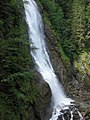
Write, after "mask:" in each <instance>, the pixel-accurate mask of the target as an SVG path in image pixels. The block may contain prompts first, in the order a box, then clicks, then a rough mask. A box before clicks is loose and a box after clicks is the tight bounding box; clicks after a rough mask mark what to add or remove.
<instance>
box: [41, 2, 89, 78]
mask: <svg viewBox="0 0 90 120" xmlns="http://www.w3.org/2000/svg"><path fill="white" fill-rule="evenodd" d="M39 5H40V6H41V9H42V11H43V15H44V21H45V23H46V24H48V23H49V24H48V26H49V27H50V29H52V31H53V33H55V36H57V41H58V43H57V46H56V47H58V48H59V53H60V55H61V58H62V60H64V62H65V63H66V66H68V65H70V64H72V67H73V69H75V70H76V71H79V72H80V76H82V75H83V74H84V72H83V73H82V72H81V70H80V68H82V66H81V63H83V59H82V57H81V56H84V58H85V61H84V62H85V63H84V64H86V66H87V69H88V70H89V69H90V67H89V64H90V62H89V61H88V60H87V58H88V59H89V52H90V2H89V1H87V0H79V1H78V0H73V1H72V0H63V1H62V0H49V1H48V0H39ZM47 21H49V22H47ZM86 55H87V57H86ZM66 61H67V62H66ZM69 63H70V64H69ZM88 70H86V68H85V71H86V74H87V75H88V72H87V71H88ZM82 71H83V70H82ZM80 78H81V77H80Z"/></svg>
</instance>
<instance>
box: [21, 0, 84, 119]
mask: <svg viewBox="0 0 90 120" xmlns="http://www.w3.org/2000/svg"><path fill="white" fill-rule="evenodd" d="M23 2H24V7H25V14H26V22H27V24H28V33H29V39H30V42H31V44H30V47H31V48H32V50H31V55H32V57H33V58H34V60H35V63H36V66H37V67H36V68H37V71H38V72H39V73H40V74H41V75H42V77H43V79H44V80H45V81H46V82H47V83H48V84H49V86H50V88H51V91H52V103H53V112H52V117H51V118H50V120H57V119H58V116H61V118H62V120H65V118H64V113H65V111H66V110H69V109H70V107H72V106H73V104H72V102H73V100H72V99H70V98H68V97H67V96H66V95H65V93H64V91H63V89H62V87H61V84H60V82H59V81H58V79H57V76H56V75H55V73H54V70H53V67H52V65H51V62H50V59H49V55H48V53H47V50H46V44H45V35H44V29H43V28H44V26H43V22H42V17H41V15H40V13H39V9H38V7H37V4H36V2H35V1H34V0H23ZM34 48H35V49H34ZM74 110H75V109H74ZM74 110H73V109H72V110H69V111H70V116H71V117H70V120H73V112H74ZM77 112H78V115H79V117H80V120H83V118H82V116H81V114H80V112H79V111H77Z"/></svg>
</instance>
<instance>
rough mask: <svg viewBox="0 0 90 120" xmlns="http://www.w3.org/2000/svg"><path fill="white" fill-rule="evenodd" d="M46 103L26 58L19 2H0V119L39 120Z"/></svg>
mask: <svg viewBox="0 0 90 120" xmlns="http://www.w3.org/2000/svg"><path fill="white" fill-rule="evenodd" d="M50 100H51V92H50V88H49V86H48V84H47V83H45V82H44V81H43V80H42V78H41V77H40V75H39V73H37V72H36V71H35V69H34V63H33V60H32V58H31V55H30V45H29V39H28V30H27V26H26V23H25V14H24V7H23V2H22V0H18V1H17V0H1V1H0V120H28V119H30V120H40V119H41V118H42V117H43V115H44V114H45V110H46V108H47V107H48V106H49V104H50ZM43 111H44V112H43Z"/></svg>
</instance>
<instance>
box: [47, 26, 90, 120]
mask: <svg viewBox="0 0 90 120" xmlns="http://www.w3.org/2000/svg"><path fill="white" fill-rule="evenodd" d="M45 34H46V42H47V46H48V53H49V55H50V59H51V62H52V65H53V67H54V70H55V73H56V75H57V76H58V78H59V80H60V82H61V84H62V85H63V87H64V90H65V92H66V94H67V96H69V97H71V98H72V99H74V100H75V101H76V106H77V107H78V108H79V110H80V111H81V113H82V115H83V116H84V118H85V120H89V119H90V116H89V114H90V92H89V91H88V90H87V89H85V85H84V83H83V82H80V81H79V80H76V79H75V77H74V76H73V74H72V69H70V67H69V68H66V67H65V64H64V61H63V60H62V58H61V56H60V53H59V49H58V48H57V47H55V46H56V45H57V37H56V36H55V35H54V33H53V31H52V30H51V29H50V26H48V25H47V24H45ZM77 119H79V118H77V117H76V120H77Z"/></svg>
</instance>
